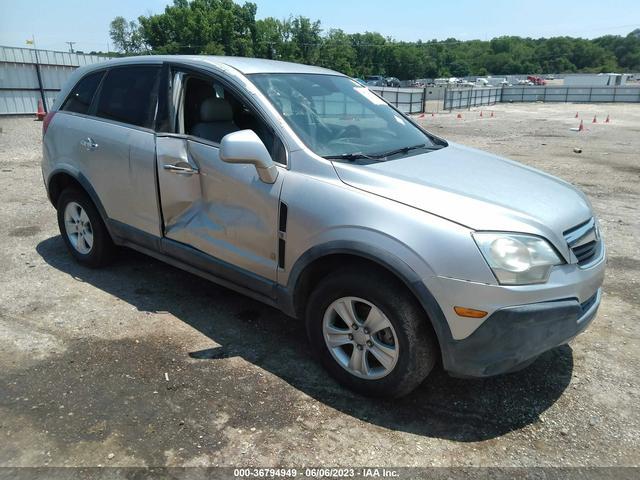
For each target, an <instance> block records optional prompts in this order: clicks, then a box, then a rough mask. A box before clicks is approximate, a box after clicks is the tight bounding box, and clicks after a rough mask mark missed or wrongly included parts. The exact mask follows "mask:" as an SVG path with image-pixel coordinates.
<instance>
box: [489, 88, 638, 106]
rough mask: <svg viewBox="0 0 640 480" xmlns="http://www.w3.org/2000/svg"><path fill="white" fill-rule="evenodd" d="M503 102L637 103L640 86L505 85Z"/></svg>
mask: <svg viewBox="0 0 640 480" xmlns="http://www.w3.org/2000/svg"><path fill="white" fill-rule="evenodd" d="M501 101H502V102H564V103H617V102H622V103H637V102H640V86H629V87H556V86H548V87H530V86H516V87H503V89H502V100H501Z"/></svg>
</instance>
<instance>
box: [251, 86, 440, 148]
mask: <svg viewBox="0 0 640 480" xmlns="http://www.w3.org/2000/svg"><path fill="white" fill-rule="evenodd" d="M250 79H251V81H252V82H253V83H254V84H255V85H256V86H257V87H258V88H259V89H260V91H261V92H262V93H264V94H265V95H266V96H267V98H268V99H269V100H270V101H271V103H272V104H273V105H274V106H275V108H276V109H277V110H278V111H279V112H280V114H281V115H282V117H283V118H284V119H285V121H286V122H287V123H288V124H289V126H290V127H291V128H292V129H293V131H294V132H295V133H296V134H297V135H298V136H299V137H300V139H301V140H302V141H303V142H304V143H305V144H306V145H307V146H308V147H309V148H310V149H311V150H313V151H314V152H315V153H316V154H317V155H320V156H323V157H325V158H336V159H345V160H355V159H358V158H362V159H366V160H375V161H384V160H386V159H387V157H390V156H394V155H400V154H405V155H407V154H409V151H413V150H416V151H419V150H425V149H426V150H429V149H435V148H441V146H442V145H439V144H437V143H436V141H435V140H434V139H432V138H430V137H429V136H427V135H426V134H425V133H424V132H423V131H422V130H420V129H419V128H417V127H416V126H415V125H413V124H412V123H411V122H409V121H408V120H407V119H406V118H405V117H404V115H402V114H401V113H398V112H397V111H396V110H394V109H393V108H391V107H390V106H389V105H388V104H387V103H386V102H385V101H383V100H382V99H381V98H380V97H378V96H377V95H376V94H374V93H373V92H371V91H370V90H369V89H368V88H366V87H363V86H362V85H361V84H359V83H358V82H356V81H354V80H352V79H350V78H348V77H341V76H337V75H318V74H254V75H250Z"/></svg>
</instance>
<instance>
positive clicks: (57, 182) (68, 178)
mask: <svg viewBox="0 0 640 480" xmlns="http://www.w3.org/2000/svg"><path fill="white" fill-rule="evenodd" d="M69 187H75V188H77V189H79V190H81V191H83V192H85V193H86V194H87V195H89V198H91V201H92V202H93V204H94V205H95V206H96V208H97V209H98V213H100V216H101V217H102V220H103V221H105V223H106V220H107V218H108V217H107V215H106V212H105V209H104V206H103V205H102V202H101V201H100V199H99V198H98V194H97V193H96V191H95V190H94V189H93V187H92V186H91V183H90V182H89V180H88V179H87V177H85V176H84V175H83V174H82V173H80V172H75V171H71V170H68V169H64V168H59V169H56V170H54V171H52V172H51V174H50V175H49V179H48V180H47V192H48V195H49V201H50V202H51V204H52V205H53V207H54V208H56V207H57V204H58V199H59V198H60V194H61V193H62V192H63V191H64V190H65V189H66V188H69Z"/></svg>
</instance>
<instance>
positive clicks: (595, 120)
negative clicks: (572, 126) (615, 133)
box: [591, 115, 598, 123]
mask: <svg viewBox="0 0 640 480" xmlns="http://www.w3.org/2000/svg"><path fill="white" fill-rule="evenodd" d="M591 123H598V119H597V118H596V116H595V115H594V116H593V121H592V122H591Z"/></svg>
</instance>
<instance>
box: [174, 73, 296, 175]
mask: <svg viewBox="0 0 640 480" xmlns="http://www.w3.org/2000/svg"><path fill="white" fill-rule="evenodd" d="M177 77H178V74H176V76H174V82H173V83H174V85H182V94H181V95H180V96H179V99H176V100H177V101H178V102H179V103H180V104H179V105H178V108H177V109H176V115H177V117H178V119H177V122H176V131H177V133H184V134H187V135H191V136H193V137H196V138H199V139H202V140H206V141H208V142H213V143H216V144H219V143H220V142H221V141H222V138H223V137H224V136H225V135H227V134H229V133H232V132H237V131H240V130H253V131H254V132H255V133H256V134H257V135H258V137H260V139H261V140H262V142H263V143H264V145H265V147H267V150H268V151H269V154H270V155H271V158H272V160H273V161H274V162H277V163H280V164H283V165H285V164H286V150H285V147H284V144H283V143H282V141H281V140H280V138H278V136H277V135H276V134H275V133H274V131H273V129H272V128H271V127H270V126H269V125H267V124H266V123H265V122H263V121H262V119H261V118H260V117H259V116H258V115H257V114H256V113H255V112H254V110H253V108H252V107H251V106H250V105H249V104H247V103H246V102H244V101H243V100H242V99H241V98H240V97H239V96H237V95H235V94H234V93H233V92H232V91H231V90H230V89H228V88H226V87H225V86H224V85H223V84H222V83H221V82H219V81H217V80H215V79H213V78H209V77H205V76H201V75H193V74H185V75H182V76H181V77H180V79H179V80H178V79H177Z"/></svg>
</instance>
